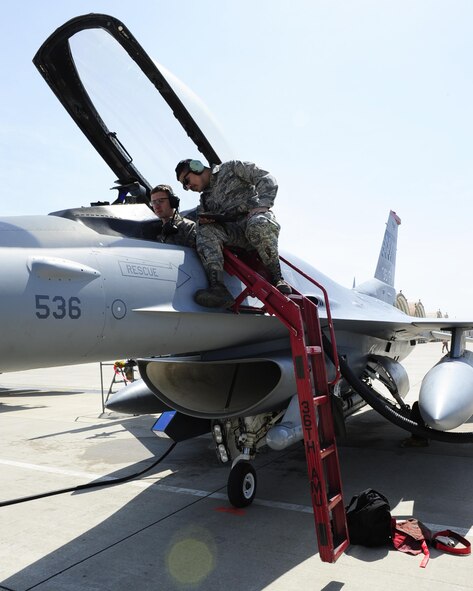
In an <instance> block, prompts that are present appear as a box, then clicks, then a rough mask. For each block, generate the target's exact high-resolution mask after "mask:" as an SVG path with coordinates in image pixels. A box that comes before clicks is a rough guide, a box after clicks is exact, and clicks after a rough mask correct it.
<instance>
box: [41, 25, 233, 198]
mask: <svg viewBox="0 0 473 591" xmlns="http://www.w3.org/2000/svg"><path fill="white" fill-rule="evenodd" d="M33 62H34V64H35V66H36V67H37V68H38V70H39V72H40V73H41V75H42V76H43V78H44V79H45V80H46V82H47V83H48V85H49V86H50V88H51V89H52V90H53V92H54V93H55V94H56V96H57V98H58V99H59V101H60V102H61V103H62V105H63V106H64V107H65V109H66V110H67V112H68V113H69V114H70V116H71V117H72V118H73V119H74V121H75V123H76V124H77V125H78V126H79V128H80V129H81V130H82V131H83V133H84V134H85V135H86V137H87V138H88V139H89V141H90V142H91V143H92V145H93V146H94V147H95V149H96V150H97V151H98V152H99V154H100V155H101V156H102V158H103V159H104V160H105V162H106V163H107V164H108V166H109V167H110V168H111V169H112V171H113V172H114V174H115V175H116V177H117V179H118V182H119V183H120V184H121V185H126V184H128V183H133V182H138V183H139V184H140V185H142V187H144V189H145V190H146V193H148V194H149V191H150V189H151V187H152V186H154V185H155V184H158V183H161V182H171V178H172V177H171V174H172V175H173V174H174V168H175V166H176V163H177V162H178V161H179V160H181V159H183V158H188V157H195V156H198V153H197V151H198V152H200V153H201V154H202V155H203V157H204V158H205V160H207V163H209V164H218V163H220V162H221V159H220V157H219V156H218V154H217V152H216V151H215V150H214V148H213V146H212V145H211V144H210V142H209V141H208V139H207V137H206V136H205V135H204V133H203V132H202V131H201V129H200V127H199V126H198V125H197V123H196V121H195V118H194V117H195V113H197V115H199V113H198V112H199V111H200V114H203V113H204V114H205V108H203V107H202V105H200V106H199V102H198V99H197V98H196V97H195V95H194V96H193V95H192V93H191V92H190V91H189V90H188V89H186V88H185V87H184V86H183V85H182V84H181V83H179V81H178V80H177V79H176V78H175V77H173V76H172V74H170V73H169V72H167V71H166V70H165V68H163V67H162V66H158V65H157V64H156V63H155V62H154V61H153V60H152V59H151V58H150V57H149V56H148V54H147V53H146V52H145V50H144V49H143V48H142V47H141V45H140V44H139V43H138V41H137V40H136V39H135V38H134V37H133V35H132V34H131V33H130V31H129V30H128V29H127V28H126V26H125V25H124V24H123V23H121V22H120V21H119V20H117V19H116V18H114V17H111V16H108V15H104V14H88V15H84V16H79V17H76V18H73V19H72V20H70V21H68V22H67V23H65V24H64V25H62V26H61V27H59V28H58V29H57V30H56V31H55V32H54V33H53V34H52V35H51V36H50V37H49V38H48V39H47V40H46V41H45V42H44V43H43V45H42V46H41V48H40V49H39V50H38V52H37V53H36V55H35V57H34V59H33ZM179 95H181V96H183V95H187V96H186V98H187V99H189V102H190V103H191V105H192V107H191V110H192V111H193V115H191V113H190V112H189V110H188V109H187V108H186V107H185V106H184V104H183V102H182V100H181V98H180V96H179ZM186 102H188V101H186ZM99 112H100V113H99ZM205 118H206V119H209V120H210V119H211V118H210V117H209V116H208V115H205ZM210 127H212V125H211V126H210ZM214 136H215V137H214V140H215V139H217V141H218V136H219V134H218V132H215V131H214ZM214 143H215V141H214ZM222 146H223V142H222ZM138 166H139V167H140V168H139V169H138Z"/></svg>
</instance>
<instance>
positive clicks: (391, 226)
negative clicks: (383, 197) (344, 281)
mask: <svg viewBox="0 0 473 591" xmlns="http://www.w3.org/2000/svg"><path fill="white" fill-rule="evenodd" d="M400 223H401V220H400V218H399V217H398V216H397V215H396V212H394V211H390V212H389V216H388V222H387V224H386V231H385V232H384V238H383V244H382V246H381V251H380V253H379V258H378V265H377V266H376V273H375V275H374V278H373V279H370V280H369V281H366V282H365V283H362V284H361V285H359V286H358V287H355V288H354V289H355V291H358V292H359V293H365V294H367V295H370V296H373V297H374V298H378V299H379V300H383V302H386V303H388V304H391V305H394V302H395V301H396V290H395V289H394V276H395V273H396V250H397V230H398V226H399V225H400Z"/></svg>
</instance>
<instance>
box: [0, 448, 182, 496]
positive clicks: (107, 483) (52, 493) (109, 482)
mask: <svg viewBox="0 0 473 591" xmlns="http://www.w3.org/2000/svg"><path fill="white" fill-rule="evenodd" d="M176 445H177V441H174V442H173V443H172V445H171V446H170V447H169V448H168V449H167V450H166V451H165V452H164V453H163V454H162V456H160V457H159V458H158V459H157V460H156V461H155V462H153V463H152V464H151V465H149V466H147V467H146V468H144V469H143V470H141V471H140V472H137V473H136V474H129V475H128V476H122V477H121V478H116V479H113V480H105V481H103V480H102V481H100V480H98V481H95V482H88V483H87V484H79V485H78V486H71V487H69V488H61V489H59V490H52V491H49V492H44V493H39V494H37V495H31V496H28V497H18V498H17V499H10V500H9V501H1V502H0V507H7V506H8V505H17V504H18V503H26V502H27V501H35V500H36V499H44V498H45V497H53V496H55V495H61V494H63V493H68V492H76V491H79V490H86V489H88V488H97V487H98V486H113V485H115V484H121V483H122V482H126V481H127V480H133V478H138V476H141V475H142V474H144V473H145V472H148V471H149V470H151V469H152V468H154V467H155V466H157V465H158V464H159V463H160V462H162V461H163V460H164V458H165V457H166V456H167V455H168V454H170V453H171V451H172V450H173V449H174V448H175V447H176Z"/></svg>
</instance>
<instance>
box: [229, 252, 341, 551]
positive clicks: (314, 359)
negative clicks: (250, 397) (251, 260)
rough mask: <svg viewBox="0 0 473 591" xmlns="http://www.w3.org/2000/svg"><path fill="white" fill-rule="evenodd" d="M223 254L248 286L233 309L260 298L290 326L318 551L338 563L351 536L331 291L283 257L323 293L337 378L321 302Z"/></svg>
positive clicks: (238, 258)
mask: <svg viewBox="0 0 473 591" xmlns="http://www.w3.org/2000/svg"><path fill="white" fill-rule="evenodd" d="M224 256H225V270H226V271H227V273H228V274H230V275H235V276H236V277H238V279H240V281H241V282H242V283H243V284H244V285H246V289H245V290H244V291H243V292H242V293H241V294H240V295H239V296H238V297H237V299H236V301H235V305H234V311H235V312H238V311H239V309H240V305H241V303H242V302H243V300H244V299H245V298H247V297H255V298H257V299H259V300H260V301H261V302H262V303H263V309H262V310H264V311H265V312H267V313H268V314H272V315H274V316H276V317H277V318H279V320H281V322H283V323H284V324H285V326H287V328H288V329H289V335H290V341H291V350H292V358H293V361H294V373H295V377H296V384H297V394H298V397H299V409H300V413H301V420H302V426H303V432H304V445H305V454H306V460H307V470H308V475H309V484H310V493H311V499H312V507H313V510H314V519H315V529H316V533H317V540H318V547H319V554H320V558H321V559H322V561H323V562H335V561H336V560H337V558H338V557H339V556H340V555H341V554H343V552H344V551H345V550H346V549H347V548H348V546H349V544H350V541H349V537H348V528H347V522H346V514H345V507H344V503H343V495H342V483H341V476H340V465H339V461H338V451H337V445H336V441H335V429H334V423H333V416H332V406H331V396H330V386H331V385H332V384H335V382H337V381H338V380H339V378H340V371H339V367H338V356H337V351H336V345H335V334H334V331H333V325H332V318H331V315H330V308H329V301H328V295H327V292H326V291H325V289H324V288H323V287H322V286H321V285H320V284H319V283H317V282H316V281H315V280H314V279H312V278H311V277H309V276H308V275H306V274H305V273H303V272H302V271H300V270H299V269H297V267H295V266H294V265H292V263H290V262H289V261H287V260H286V259H284V258H282V257H281V260H282V261H284V262H285V263H286V264H287V265H289V266H290V267H291V268H292V269H294V270H295V271H297V272H298V273H300V274H301V275H302V276H303V277H305V278H306V279H308V280H309V281H311V282H312V283H314V284H315V285H316V286H317V287H318V288H319V289H321V290H322V292H323V294H324V298H325V307H326V310H327V319H328V322H329V329H330V333H331V341H332V347H333V358H334V363H335V368H336V376H335V379H334V380H333V381H332V382H329V381H328V377H327V368H326V365H325V356H324V349H323V343H322V331H321V328H320V321H319V315H318V310H317V305H316V304H315V303H314V302H313V301H312V300H310V299H309V298H307V297H305V296H303V295H302V294H301V293H299V292H297V290H295V289H294V288H293V293H292V294H291V295H290V296H285V295H283V294H282V293H280V292H279V291H278V290H277V289H276V288H275V287H273V286H272V285H271V284H270V283H269V282H268V281H267V280H266V279H265V278H264V277H263V275H261V274H260V273H258V272H257V271H255V270H254V269H253V268H252V267H250V266H248V264H246V263H245V262H244V260H243V259H242V258H241V257H242V256H244V254H242V255H238V254H236V253H234V252H230V251H229V250H227V249H225V250H224ZM262 273H263V274H264V270H263V271H262ZM260 310H261V308H260Z"/></svg>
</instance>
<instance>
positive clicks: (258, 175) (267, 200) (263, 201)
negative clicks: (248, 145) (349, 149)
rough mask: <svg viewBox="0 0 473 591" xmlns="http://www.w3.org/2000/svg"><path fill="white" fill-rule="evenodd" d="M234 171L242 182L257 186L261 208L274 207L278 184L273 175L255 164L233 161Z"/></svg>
mask: <svg viewBox="0 0 473 591" xmlns="http://www.w3.org/2000/svg"><path fill="white" fill-rule="evenodd" d="M233 170H234V173H235V174H236V175H237V176H238V177H240V178H241V179H242V180H244V181H246V182H247V183H250V184H251V185H254V186H255V188H256V191H257V193H258V200H259V206H260V207H268V208H269V207H273V205H274V200H275V199H276V194H277V192H278V184H277V181H276V179H275V178H274V177H273V175H272V174H270V173H269V172H268V171H267V170H263V169H262V168H259V167H258V166H256V164H254V163H253V162H242V161H241V160H234V161H233Z"/></svg>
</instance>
